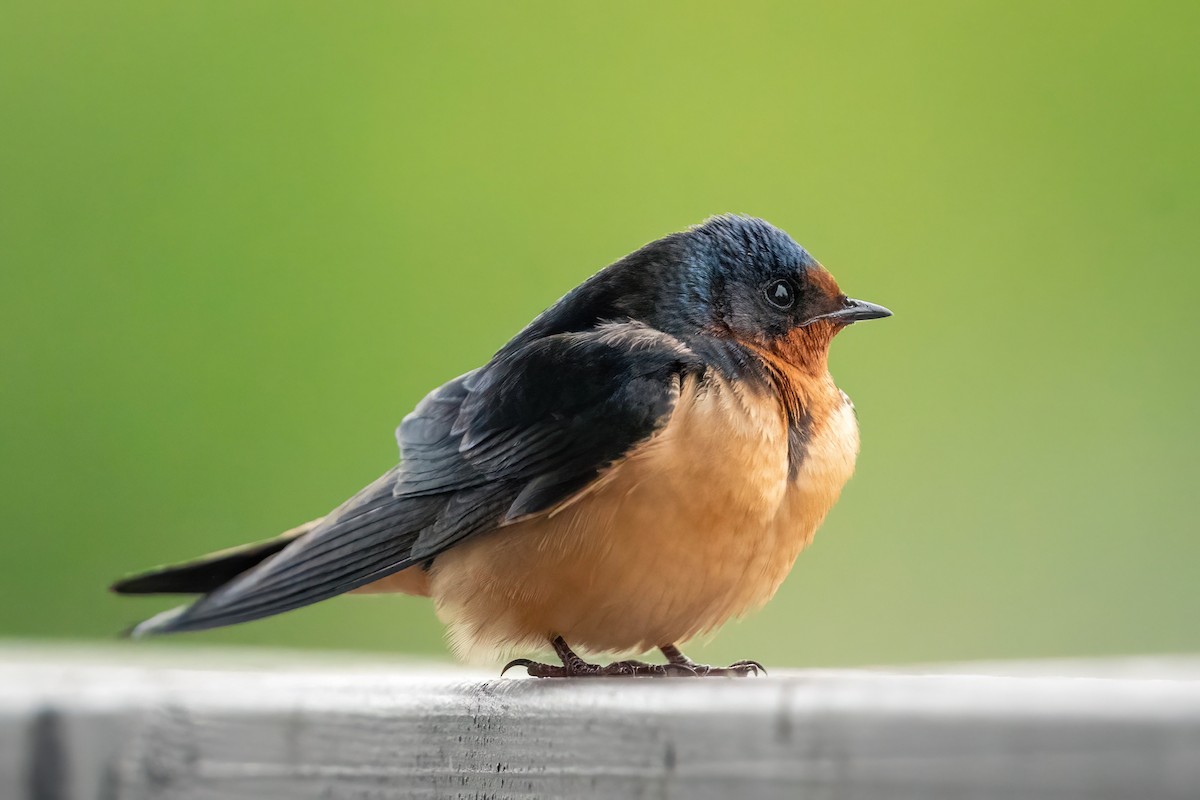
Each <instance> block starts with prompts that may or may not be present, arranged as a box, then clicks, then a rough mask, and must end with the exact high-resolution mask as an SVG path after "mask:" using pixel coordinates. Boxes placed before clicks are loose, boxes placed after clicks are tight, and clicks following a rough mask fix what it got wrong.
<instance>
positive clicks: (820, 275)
mask: <svg viewBox="0 0 1200 800" xmlns="http://www.w3.org/2000/svg"><path fill="white" fill-rule="evenodd" d="M806 277H807V278H808V283H809V285H811V286H815V287H817V289H819V290H820V291H821V292H823V293H824V294H825V296H826V297H837V296H838V295H840V294H841V293H842V290H841V289H840V288H839V287H838V285H837V281H835V280H834V279H833V276H832V275H830V274H829V271H828V270H827V269H825V267H823V266H821V265H820V264H817V265H815V266H812V267H809V268H808V273H807V275H806Z"/></svg>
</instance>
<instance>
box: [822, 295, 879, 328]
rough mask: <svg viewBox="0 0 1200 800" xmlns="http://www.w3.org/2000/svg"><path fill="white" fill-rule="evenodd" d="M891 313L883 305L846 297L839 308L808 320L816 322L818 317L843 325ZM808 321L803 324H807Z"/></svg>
mask: <svg viewBox="0 0 1200 800" xmlns="http://www.w3.org/2000/svg"><path fill="white" fill-rule="evenodd" d="M891 315H892V312H891V311H889V310H887V309H886V308H884V307H883V306H877V305H875V304H874V303H868V302H867V301H866V300H854V299H852V298H849V297H847V298H846V299H845V300H843V301H842V307H841V308H839V309H836V310H834V311H830V312H827V313H825V314H821V315H819V316H816V317H813V318H812V319H810V320H808V322H816V321H817V320H819V319H831V320H836V321H837V322H840V323H842V324H844V325H850V324H851V323H854V322H860V321H861V320H865V319H882V318H884V317H890V316H891ZM808 322H806V323H805V324H806V325H807V324H808Z"/></svg>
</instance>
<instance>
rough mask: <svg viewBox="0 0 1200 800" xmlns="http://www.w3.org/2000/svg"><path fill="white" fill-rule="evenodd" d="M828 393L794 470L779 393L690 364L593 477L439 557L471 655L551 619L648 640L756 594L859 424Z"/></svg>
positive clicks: (641, 642) (753, 603) (779, 568)
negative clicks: (661, 419)
mask: <svg viewBox="0 0 1200 800" xmlns="http://www.w3.org/2000/svg"><path fill="white" fill-rule="evenodd" d="M834 391H836V390H834ZM838 399H839V403H838V404H837V408H836V409H834V410H835V411H836V413H835V414H833V415H828V414H827V415H825V417H817V418H814V419H813V420H812V421H811V428H810V430H808V431H807V432H806V435H805V436H804V437H802V438H803V439H804V440H805V445H804V447H805V452H804V454H803V459H802V460H801V461H800V464H799V468H798V469H789V464H790V462H789V438H790V437H789V415H788V414H787V412H786V410H785V408H784V406H783V404H782V402H781V401H780V399H779V397H778V396H777V395H776V394H774V393H773V392H770V391H768V390H767V389H765V388H754V387H751V386H748V385H746V384H740V383H733V382H730V381H727V380H725V379H723V378H721V377H719V376H715V375H711V374H710V375H708V376H706V377H705V378H703V379H689V380H688V381H686V382H685V383H684V385H683V386H682V387H681V391H680V396H679V400H678V403H677V405H676V408H675V410H674V412H673V413H672V415H671V419H670V421H669V422H668V423H667V425H666V426H665V427H664V428H663V429H662V430H661V431H660V432H659V433H658V434H656V435H655V436H654V437H653V438H652V439H650V440H649V441H648V442H646V443H645V444H643V445H642V446H640V447H639V448H638V449H637V450H635V451H634V452H633V453H631V454H630V455H629V456H628V457H627V458H626V459H624V460H623V461H622V462H620V463H619V464H617V465H615V466H614V467H612V468H611V469H610V470H609V471H608V473H607V474H606V475H605V476H604V477H603V478H602V479H601V480H599V481H597V482H596V483H595V484H594V485H593V486H592V487H590V488H589V489H587V490H585V491H584V492H582V493H581V494H580V495H578V496H577V497H575V498H573V499H572V500H571V501H569V502H568V503H566V504H564V505H563V506H562V507H560V508H558V509H556V510H555V511H553V512H552V513H550V514H548V515H546V516H543V517H539V518H535V519H529V520H525V521H522V522H519V523H516V524H514V525H511V526H507V527H505V528H502V529H500V530H498V531H496V532H495V533H492V534H488V535H485V536H481V537H479V538H477V539H476V540H473V541H470V542H466V543H464V544H463V545H460V546H459V547H456V548H454V549H452V550H451V551H448V552H447V553H445V554H443V555H442V556H439V557H438V559H437V561H436V562H435V565H434V568H433V572H432V589H433V595H434V597H435V598H436V599H437V600H438V602H439V608H440V609H441V611H442V615H443V617H444V618H445V619H446V621H447V622H449V623H450V625H451V630H452V635H453V637H454V640H455V642H456V644H458V645H459V648H460V650H462V651H463V652H464V653H465V654H467V655H470V654H471V653H472V652H473V651H475V652H477V651H479V650H492V649H506V648H508V647H511V646H517V647H520V646H523V645H535V646H536V645H538V644H541V643H542V642H543V641H544V637H546V636H547V635H550V634H558V635H562V636H564V637H565V638H566V639H567V641H568V642H570V643H572V644H573V645H578V646H580V647H583V648H584V649H588V650H592V651H626V650H644V649H648V648H651V647H655V646H659V645H662V644H669V643H674V642H682V641H686V640H687V639H690V638H692V637H694V636H696V635H698V634H702V633H704V632H707V631H710V630H713V629H715V628H716V627H717V626H719V625H720V624H721V623H723V622H725V621H726V620H727V619H729V618H730V617H733V616H737V615H740V614H742V613H745V612H746V611H748V610H751V609H753V608H755V607H757V606H759V605H761V604H762V603H764V602H766V601H767V600H768V599H770V597H771V596H772V595H773V594H774V593H775V591H776V589H777V588H778V587H779V584H780V583H781V582H782V581H783V579H784V577H785V576H786V575H787V573H788V572H789V571H790V569H791V567H792V564H793V563H794V561H795V559H796V556H797V555H798V554H799V553H800V551H801V550H802V549H803V547H804V546H805V545H806V544H807V543H808V542H810V541H811V540H812V536H813V534H814V533H815V531H816V528H817V526H818V525H819V524H820V522H821V520H822V519H823V518H824V516H825V514H826V513H827V512H828V510H829V507H830V506H831V505H832V504H833V502H834V500H836V498H837V494H838V491H840V489H841V484H843V483H844V482H845V480H846V479H847V478H849V476H850V472H851V471H852V470H853V463H854V454H855V453H856V452H857V447H858V435H857V429H856V427H855V426H854V417H853V411H852V410H851V409H850V407H849V406H848V405H843V404H842V403H841V402H840V399H841V398H840V394H839V398H838ZM843 409H844V410H843Z"/></svg>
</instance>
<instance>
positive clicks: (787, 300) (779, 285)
mask: <svg viewBox="0 0 1200 800" xmlns="http://www.w3.org/2000/svg"><path fill="white" fill-rule="evenodd" d="M764 291H765V293H766V295H767V302H768V303H770V304H771V305H773V306H775V307H776V308H778V309H780V310H783V311H786V310H788V309H789V308H791V307H792V306H794V305H795V304H796V290H795V289H793V288H792V284H791V282H790V281H772V282H771V283H768V284H767V288H766V289H765V290H764Z"/></svg>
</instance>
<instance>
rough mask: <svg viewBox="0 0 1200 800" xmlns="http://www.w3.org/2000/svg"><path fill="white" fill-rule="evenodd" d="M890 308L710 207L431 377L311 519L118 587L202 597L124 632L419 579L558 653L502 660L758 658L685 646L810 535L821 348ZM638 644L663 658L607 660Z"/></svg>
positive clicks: (753, 225) (468, 640)
mask: <svg viewBox="0 0 1200 800" xmlns="http://www.w3.org/2000/svg"><path fill="white" fill-rule="evenodd" d="M891 313H892V312H891V311H889V310H888V309H887V308H884V307H883V306H880V305H876V304H874V303H869V302H865V301H861V300H854V299H850V298H848V297H847V296H846V295H845V294H843V293H842V291H841V289H840V288H839V287H838V284H837V282H836V281H835V280H834V278H833V276H832V275H831V274H830V273H829V272H828V271H827V270H826V269H825V268H824V267H823V266H822V265H821V263H820V262H818V261H817V260H816V259H815V258H814V257H813V256H811V255H810V254H809V253H808V251H807V250H805V249H804V248H803V247H801V246H800V245H799V244H797V243H796V242H795V241H794V240H793V239H792V238H791V237H790V236H789V235H788V234H787V233H785V232H784V231H782V230H781V229H779V228H777V227H775V226H773V225H771V224H770V223H768V222H765V221H763V220H761V219H758V218H755V217H750V216H744V215H731V214H725V215H720V216H715V217H710V218H709V219H707V220H705V221H704V222H702V223H700V224H698V225H695V226H692V227H690V228H688V229H686V230H683V231H679V232H676V233H672V234H670V235H667V236H665V237H663V238H660V239H658V240H656V241H653V242H650V243H649V244H646V245H644V246H643V247H641V248H639V249H637V250H636V251H634V252H633V253H631V254H629V255H627V256H625V257H624V258H621V259H620V260H618V261H616V262H615V263H613V264H611V265H610V266H608V267H606V268H604V269H602V270H601V271H599V272H597V273H596V274H594V275H593V276H592V277H591V278H589V279H587V280H586V281H584V282H583V283H582V284H580V285H579V286H577V287H576V288H575V289H573V290H572V291H570V292H569V293H567V294H566V295H565V296H563V297H562V298H561V299H560V300H559V301H558V302H556V303H555V304H553V305H552V306H551V307H549V308H548V309H547V310H545V311H544V312H542V313H541V314H540V315H538V316H537V317H536V318H535V319H534V320H533V321H532V322H531V323H529V325H527V326H526V327H525V328H524V329H523V330H521V331H520V332H519V333H518V334H517V335H516V336H515V337H513V338H512V339H511V340H510V341H509V342H508V343H507V344H505V345H504V346H503V347H501V348H500V350H499V351H497V352H496V354H495V355H494V356H493V357H492V358H491V360H489V361H488V362H487V363H486V364H484V365H483V366H482V367H479V368H477V369H475V370H472V371H470V372H467V373H466V374H464V375H462V376H460V377H457V378H455V379H453V380H451V381H449V382H448V383H445V384H444V385H442V386H440V387H438V388H437V389H435V390H433V391H432V392H430V393H429V394H428V395H427V396H426V397H425V398H424V399H423V400H422V401H421V402H420V403H419V404H418V405H417V406H416V408H415V409H414V410H413V411H412V412H411V413H409V414H408V415H407V416H405V417H404V418H403V420H402V422H401V424H400V426H399V428H398V429H397V430H396V439H397V442H398V444H399V449H400V459H399V462H398V463H397V464H396V466H394V467H392V468H391V469H389V470H388V471H387V472H386V473H385V474H384V475H382V476H381V477H379V478H378V479H377V480H375V481H374V482H373V483H371V484H369V485H368V486H367V487H366V488H364V489H362V490H361V491H360V492H359V493H358V494H356V495H354V496H353V497H351V498H350V499H349V500H347V501H346V502H344V503H343V504H342V505H340V506H339V507H337V508H336V509H335V510H333V511H332V512H330V513H329V514H328V515H326V516H324V517H321V518H318V519H315V520H313V521H311V522H308V523H306V524H304V525H301V526H299V527H296V528H293V529H291V530H289V531H286V532H285V533H283V534H281V535H279V536H277V537H275V538H273V539H269V540H266V541H264V542H258V543H255V544H251V545H246V546H243V547H239V548H233V549H231V550H226V551H222V552H219V553H214V554H212V555H208V556H205V557H202V558H199V559H197V560H194V561H190V562H185V563H182V564H178V565H174V566H166V567H160V568H157V569H154V570H151V571H149V572H144V573H142V574H137V575H133V576H132V577H127V578H125V579H123V580H120V581H118V582H117V583H115V584H114V585H113V586H112V589H113V590H114V591H116V592H118V593H120V594H159V593H173V594H195V595H199V597H197V598H196V599H194V601H193V602H191V603H190V604H187V605H182V606H179V607H177V608H173V609H171V610H168V611H165V612H162V613H160V614H158V615H156V616H153V617H151V618H150V619H148V620H146V621H144V622H142V623H141V624H139V625H137V626H135V627H134V628H133V629H132V631H131V634H132V635H133V636H135V637H141V636H147V635H154V634H166V633H179V632H187V631H199V630H204V629H209V628H217V627H221V626H226V625H233V624H235V623H243V622H248V621H251V620H257V619H260V618H263V617H268V616H272V615H275V614H279V613H282V612H285V611H289V610H292V609H296V608H300V607H302V606H307V605H309V604H311V603H316V602H318V601H321V600H325V599H327V598H330V597H334V596H336V595H340V594H343V593H348V592H358V593H364V592H365V593H373V592H398V593H404V594H409V595H418V596H425V597H429V598H432V600H433V603H434V606H435V609H436V613H437V615H438V617H439V618H440V619H441V620H442V621H443V622H444V623H445V625H446V626H447V632H448V640H449V643H450V646H451V648H452V650H453V651H454V653H455V654H456V655H457V656H459V657H460V658H462V659H463V660H466V661H469V662H481V661H488V660H494V661H495V662H496V663H499V661H500V660H501V659H502V658H506V657H510V656H513V655H516V654H519V653H525V654H528V655H537V654H538V653H549V652H550V650H553V652H554V654H555V656H556V657H557V660H558V661H559V662H561V663H553V662H549V663H546V662H540V661H535V660H532V659H530V658H526V657H520V658H514V659H512V660H511V661H509V663H508V664H507V665H506V666H505V667H504V670H505V671H507V670H509V669H511V668H524V669H525V671H526V673H527V674H528V675H530V676H534V677H539V678H567V677H604V676H614V677H615V676H652V677H662V676H747V675H757V674H759V673H762V672H765V670H764V669H763V667H762V665H761V664H760V663H759V662H757V661H753V660H745V661H738V662H735V663H733V664H730V665H728V666H726V667H719V666H711V665H705V664H700V663H697V662H695V661H692V660H691V659H690V658H688V657H687V656H686V655H684V653H683V652H682V650H681V649H680V648H681V646H682V645H683V644H685V643H687V642H689V641H691V640H694V639H696V638H697V637H700V636H709V635H712V634H713V633H714V632H715V631H716V630H717V629H718V628H720V627H721V626H722V625H723V624H724V623H725V622H727V621H728V620H730V619H733V618H736V617H740V616H742V615H744V614H747V613H749V612H750V611H752V610H755V609H757V608H759V607H761V606H762V605H763V604H765V603H766V602H767V601H768V600H769V599H770V598H771V597H772V596H773V595H774V594H775V592H776V590H777V589H778V588H779V586H780V584H781V583H782V582H783V580H784V578H785V577H786V576H787V574H788V573H789V572H790V571H791V569H792V566H793V564H794V563H795V561H796V559H797V556H798V555H799V554H800V552H801V550H803V549H804V548H805V547H806V546H807V545H808V544H809V543H810V542H811V541H812V539H813V536H814V535H815V533H816V531H817V528H818V527H819V526H820V525H821V523H822V522H823V520H824V519H825V516H826V514H827V513H828V512H829V511H830V509H831V508H832V506H833V505H834V503H835V502H836V500H837V498H838V496H839V494H840V492H841V490H842V488H843V486H844V485H845V484H846V482H847V481H848V480H849V479H850V477H851V474H852V473H853V471H854V466H855V461H856V458H857V455H858V451H859V433H858V424H857V416H856V412H855V409H854V406H853V404H852V403H851V402H850V399H849V397H847V395H846V394H845V393H844V392H842V391H841V390H840V389H838V387H837V385H836V384H835V383H834V381H833V378H832V376H831V375H830V372H829V365H828V355H829V348H830V344H831V342H832V341H833V339H834V337H835V336H836V335H837V334H838V333H839V332H841V331H842V330H844V329H845V328H847V327H849V326H850V325H852V324H853V323H855V322H859V321H863V320H872V319H879V318H883V317H888V316H891ZM656 649H657V650H659V651H661V653H662V655H663V656H664V658H665V659H666V662H665V663H648V662H645V661H639V660H634V659H632V658H628V657H625V656H636V655H639V654H645V653H648V652H652V651H654V650H656ZM601 656H609V657H613V658H619V660H615V661H611V662H610V663H607V664H601V663H597V661H596V659H598V658H599V657H601ZM502 674H503V673H502Z"/></svg>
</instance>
